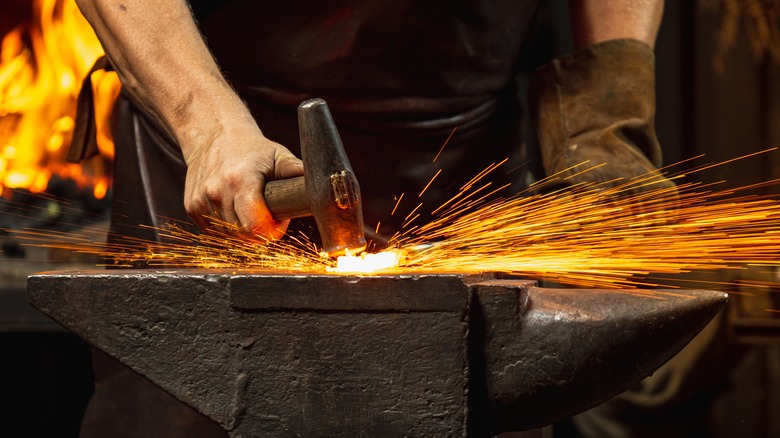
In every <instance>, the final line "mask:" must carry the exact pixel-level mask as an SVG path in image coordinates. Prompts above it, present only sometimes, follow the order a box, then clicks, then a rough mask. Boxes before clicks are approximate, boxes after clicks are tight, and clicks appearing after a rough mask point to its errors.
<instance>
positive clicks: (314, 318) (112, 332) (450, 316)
mask: <svg viewBox="0 0 780 438" xmlns="http://www.w3.org/2000/svg"><path fill="white" fill-rule="evenodd" d="M28 294H29V298H30V301H31V303H32V304H33V305H34V306H35V307H37V308H38V309H40V310H42V311H43V312H44V313H46V314H48V315H49V316H51V317H52V318H53V319H54V320H56V321H58V322H59V323H60V324H62V325H63V326H65V327H66V328H67V329H69V330H72V331H73V332H75V333H77V334H78V335H80V336H81V337H83V338H84V339H86V340H87V341H89V342H90V343H92V344H93V345H95V346H96V347H98V348H100V349H102V350H103V351H105V352H106V353H108V354H109V355H111V356H113V357H115V358H117V359H118V360H119V361H121V362H123V363H124V364H126V365H128V366H130V367H131V368H133V369H134V370H136V371H137V372H139V373H140V374H141V375H143V376H145V377H146V378H148V379H149V380H151V381H152V382H154V383H155V384H157V385H158V386H160V387H161V388H163V389H164V390H165V391H168V392H169V393H170V394H172V395H174V396H175V397H177V398H178V399H180V400H182V401H184V402H185V403H187V404H189V405H190V406H192V407H193V408H195V409H197V410H198V411H200V412H202V413H203V414H205V415H206V416H208V417H210V418H212V419H214V420H215V421H216V422H218V423H219V424H220V425H221V426H222V427H224V428H225V429H227V430H228V431H229V432H230V434H231V436H232V437H254V436H355V435H365V436H377V437H382V436H388V437H389V436H466V435H468V436H480V437H481V436H493V435H495V434H496V433H498V432H501V431H508V430H522V429H529V428H534V427H539V426H542V425H545V424H550V423H552V422H554V421H556V420H558V419H561V418H565V417H567V416H570V415H573V414H576V413H578V412H581V411H583V410H585V409H587V408H589V407H592V406H594V405H596V404H598V403H600V402H602V401H604V400H606V399H608V398H610V397H612V396H614V395H616V394H618V393H620V392H622V391H624V390H625V389H627V388H628V387H630V386H631V385H633V384H634V383H636V382H638V381H639V380H640V379H641V378H643V377H645V376H647V375H649V374H650V373H652V372H653V371H654V370H655V369H657V368H658V367H659V366H661V365H662V364H663V363H664V362H666V361H667V360H668V359H669V358H670V357H671V356H672V355H674V354H675V353H676V352H677V351H679V350H680V349H681V348H682V347H683V346H684V345H685V344H686V343H687V342H688V341H689V340H690V339H691V338H692V337H693V336H694V335H695V334H696V333H698V331H699V330H700V329H701V328H702V327H703V326H704V325H705V324H706V323H707V322H708V321H709V320H710V319H711V318H712V317H713V316H714V315H715V314H716V313H717V311H718V310H719V309H720V308H721V307H722V306H723V305H724V304H725V302H726V295H725V294H722V293H718V292H710V291H673V294H666V293H664V292H663V291H654V292H648V291H643V292H638V291H603V290H581V289H544V288H538V287H536V286H535V283H534V282H531V281H524V280H508V279H500V280H499V279H495V278H493V277H492V276H488V275H486V276H468V277H467V276H462V275H421V276H400V275H397V276H370V277H343V276H331V275H283V274H262V275H257V274H246V273H239V274H236V273H227V272H219V271H217V272H215V271H195V270H192V271H190V270H184V271H149V270H144V271H113V272H112V271H94V272H88V271H86V272H65V273H62V272H60V273H44V274H39V275H34V276H31V277H30V278H29V280H28Z"/></svg>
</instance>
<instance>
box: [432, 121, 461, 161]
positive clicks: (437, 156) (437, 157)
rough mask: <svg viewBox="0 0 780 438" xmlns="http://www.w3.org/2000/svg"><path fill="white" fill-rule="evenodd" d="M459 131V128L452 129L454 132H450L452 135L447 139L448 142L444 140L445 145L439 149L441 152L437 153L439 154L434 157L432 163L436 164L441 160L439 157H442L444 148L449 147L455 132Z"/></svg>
mask: <svg viewBox="0 0 780 438" xmlns="http://www.w3.org/2000/svg"><path fill="white" fill-rule="evenodd" d="M457 129H458V127H457V126H456V127H454V128H452V131H450V135H449V136H448V137H447V139H446V140H444V144H443V145H441V147H440V148H439V152H437V153H436V156H435V157H433V161H432V163H435V162H436V160H438V159H439V155H441V153H442V151H443V150H444V147H445V146H447V143H449V142H450V139H451V138H452V136H453V134H455V131H457Z"/></svg>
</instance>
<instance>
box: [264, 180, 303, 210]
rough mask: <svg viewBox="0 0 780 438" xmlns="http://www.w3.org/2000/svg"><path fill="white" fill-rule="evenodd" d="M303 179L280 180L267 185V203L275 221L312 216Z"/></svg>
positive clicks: (265, 192)
mask: <svg viewBox="0 0 780 438" xmlns="http://www.w3.org/2000/svg"><path fill="white" fill-rule="evenodd" d="M303 178H304V177H302V176H299V177H297V178H289V179H279V180H275V181H269V182H267V183H266V184H265V191H264V196H265V203H266V205H268V210H269V211H270V212H271V215H273V217H274V219H276V220H278V221H281V220H284V219H295V218H297V217H305V216H311V215H312V214H311V207H310V206H309V195H308V194H307V193H306V186H305V185H304V179H303Z"/></svg>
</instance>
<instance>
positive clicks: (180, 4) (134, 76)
mask: <svg viewBox="0 0 780 438" xmlns="http://www.w3.org/2000/svg"><path fill="white" fill-rule="evenodd" d="M77 2H78V5H79V8H80V9H81V10H82V12H83V14H84V15H85V16H86V17H87V19H88V20H89V22H90V23H91V24H92V26H93V28H94V29H95V32H96V33H97V35H98V38H99V39H100V41H101V43H102V44H103V47H104V48H105V50H106V53H107V55H108V57H109V59H110V60H111V63H112V64H113V66H114V67H115V68H116V70H117V72H118V73H119V76H120V78H121V80H122V84H123V86H124V87H125V89H126V90H127V92H129V93H130V95H131V96H132V97H133V98H134V100H135V101H136V102H137V103H138V104H140V105H141V106H143V107H144V108H145V109H146V110H147V111H149V112H151V113H152V114H153V115H154V116H155V117H156V118H157V119H158V120H159V121H161V122H162V123H163V124H164V125H165V127H166V128H167V129H168V131H169V132H170V133H171V134H172V135H173V136H174V137H175V138H176V140H177V141H178V142H179V144H180V145H181V147H182V152H184V154H185V157H186V155H187V153H188V150H189V149H196V148H198V147H200V146H201V145H202V144H204V143H209V142H212V141H213V140H214V137H215V136H218V135H220V126H221V123H220V119H221V118H222V117H223V116H228V117H232V118H233V120H235V119H237V118H238V119H242V118H244V117H249V114H248V111H246V109H245V108H244V106H243V103H242V102H241V101H240V99H239V98H238V97H237V96H236V95H235V93H234V92H233V91H232V90H231V88H230V86H229V85H228V84H227V82H226V81H225V79H224V78H223V76H222V74H221V72H220V71H219V68H218V66H217V64H216V62H215V61H214V59H213V57H212V56H211V54H210V52H209V50H208V48H207V47H206V44H205V43H204V42H203V39H202V37H201V35H200V32H199V30H198V28H197V26H196V25H195V21H194V19H193V18H192V14H191V12H190V9H189V7H188V6H187V3H186V2H185V1H184V0H166V1H155V0H77Z"/></svg>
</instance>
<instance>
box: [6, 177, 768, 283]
mask: <svg viewBox="0 0 780 438" xmlns="http://www.w3.org/2000/svg"><path fill="white" fill-rule="evenodd" d="M503 163H504V162H500V163H494V164H492V165H490V166H488V168H486V170H485V171H483V172H480V173H479V174H478V175H476V176H475V177H474V178H472V180H470V181H469V182H468V183H466V184H464V185H463V186H462V187H461V189H460V191H459V192H458V193H457V194H455V195H454V196H453V197H452V198H451V199H450V200H448V201H446V202H444V203H443V204H442V205H441V206H439V207H438V208H436V209H435V210H434V212H435V213H436V214H435V215H434V216H433V219H432V220H431V221H430V222H427V223H424V224H414V225H412V223H413V222H415V221H416V220H417V218H419V217H420V216H419V213H417V212H418V210H419V209H420V205H417V206H416V207H415V208H414V209H413V210H412V211H411V212H410V213H409V214H408V215H407V216H406V218H407V219H406V220H405V221H404V225H403V227H402V229H401V230H399V231H398V232H397V233H396V234H395V235H394V236H393V238H392V239H391V248H390V249H389V250H387V251H385V252H380V253H377V254H365V253H364V254H362V255H353V256H351V257H346V258H343V259H340V260H338V262H336V261H333V260H331V259H328V258H323V257H321V256H319V251H318V248H317V247H316V244H314V243H313V242H312V241H311V240H309V239H308V237H306V236H305V235H300V234H298V235H288V236H286V237H285V238H284V239H282V240H278V241H265V240H262V239H259V238H256V239H254V240H251V239H247V238H246V236H243V237H236V234H238V233H239V231H240V230H237V229H235V227H234V226H232V225H230V224H221V227H217V228H218V229H219V228H222V229H223V230H224V231H223V232H220V233H215V232H212V233H206V234H197V233H193V232H190V231H187V230H186V229H185V228H184V227H179V226H176V225H169V226H168V227H166V228H165V229H163V230H159V232H160V234H162V235H163V237H165V238H166V239H167V242H169V243H149V242H143V241H140V240H137V239H132V238H127V239H126V240H125V241H124V242H123V243H112V244H109V245H106V244H103V243H95V242H92V241H90V240H89V237H88V234H89V233H65V234H63V235H61V236H59V238H58V241H57V242H51V240H52V239H51V237H52V236H51V233H49V234H48V235H47V233H45V232H40V231H35V230H16V231H14V235H16V236H20V235H21V236H24V237H23V240H25V241H26V242H27V243H28V244H37V245H41V246H47V245H48V246H51V247H57V248H66V249H71V250H74V251H78V252H87V253H92V254H97V255H100V256H102V257H105V258H106V259H107V260H109V261H108V262H107V264H109V265H112V266H134V265H137V264H139V263H140V264H145V265H148V266H166V267H199V268H229V269H241V270H272V271H283V272H306V273H317V272H330V273H334V274H342V273H343V274H347V273H348V274H350V275H354V274H355V273H363V274H372V275H373V274H424V273H461V274H469V273H481V272H496V273H506V274H511V275H517V276H522V277H524V278H530V279H543V280H551V281H555V282H558V283H562V284H568V285H574V286H580V287H607V288H626V287H629V288H633V287H650V286H658V285H663V284H668V283H669V279H672V280H674V276H675V275H679V274H686V273H691V272H706V273H711V272H718V271H722V270H735V271H738V270H742V269H745V268H747V267H751V266H761V267H766V268H767V269H769V268H774V269H777V268H780V258H779V257H778V254H780V199H778V198H779V197H778V196H777V195H757V194H755V190H757V189H760V188H766V187H772V186H775V187H776V186H777V185H778V184H780V180H776V181H765V182H761V183H756V184H751V185H745V186H742V187H737V188H727V187H726V188H724V187H723V183H708V184H705V183H697V182H683V180H682V177H683V175H689V174H691V173H692V172H695V171H700V170H701V169H705V168H707V169H709V168H711V165H707V166H703V167H700V168H699V169H695V170H691V169H688V170H686V171H685V172H681V173H679V174H666V173H664V174H661V173H659V172H653V173H652V174H648V175H642V176H639V177H637V178H633V179H629V180H626V181H622V180H615V181H611V182H609V183H610V184H611V185H610V184H608V183H580V184H575V185H572V186H569V187H564V188H560V186H559V185H558V184H559V183H560V182H561V181H562V178H561V177H560V176H552V177H549V178H546V179H545V180H543V181H540V182H539V183H537V184H534V185H533V186H531V187H530V188H528V189H527V190H525V191H522V192H520V193H517V194H515V195H514V196H509V197H499V198H495V197H493V195H495V194H496V193H497V192H498V191H499V189H500V188H499V189H494V188H493V186H492V185H491V183H490V182H488V181H485V178H486V176H487V175H488V174H489V173H490V172H493V171H496V169H498V168H499V167H500V166H501V165H502V164H503ZM663 171H664V172H666V171H667V169H663ZM662 175H663V176H664V177H666V178H670V179H672V180H673V181H675V182H677V187H676V190H675V189H670V188H669V187H666V186H664V185H662V184H661V182H662V179H661V176H662ZM638 188H642V189H643V190H641V191H639V190H637V189H638ZM545 189H549V190H545ZM399 201H400V198H399ZM396 207H397V205H396ZM394 210H395V209H394ZM231 227H233V228H231ZM36 240H37V242H36ZM377 260H381V261H382V264H379V265H377V264H374V262H375V261H377ZM702 283H706V282H699V283H698V284H702ZM713 284H714V283H713ZM739 285H742V286H745V285H747V286H751V287H756V288H761V289H770V288H773V287H777V283H772V282H764V283H762V282H758V281H745V280H743V281H736V280H735V281H734V282H731V283H729V282H722V283H721V284H717V286H719V287H721V288H722V287H733V286H739Z"/></svg>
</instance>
